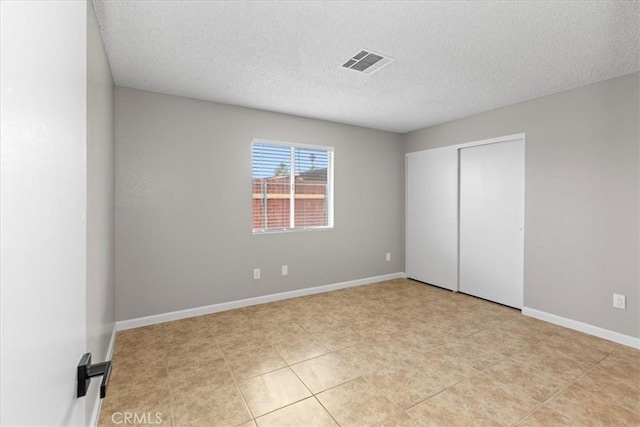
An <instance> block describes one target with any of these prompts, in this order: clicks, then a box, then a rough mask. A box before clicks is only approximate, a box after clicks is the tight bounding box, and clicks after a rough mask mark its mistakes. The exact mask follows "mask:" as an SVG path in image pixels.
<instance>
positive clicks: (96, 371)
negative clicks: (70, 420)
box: [77, 353, 111, 399]
mask: <svg viewBox="0 0 640 427" xmlns="http://www.w3.org/2000/svg"><path fill="white" fill-rule="evenodd" d="M100 375H102V381H101V382H100V399H104V397H105V396H106V395H107V387H108V385H109V377H110V376H111V361H108V362H102V363H96V364H95V365H92V364H91V353H86V354H84V355H83V356H82V358H81V359H80V363H78V396H77V397H82V396H84V395H86V394H87V389H88V388H89V384H91V378H93V377H99V376H100Z"/></svg>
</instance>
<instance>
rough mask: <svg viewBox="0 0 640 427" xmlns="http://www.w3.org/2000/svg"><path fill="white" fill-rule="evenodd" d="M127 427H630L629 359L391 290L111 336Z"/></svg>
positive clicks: (405, 289)
mask: <svg viewBox="0 0 640 427" xmlns="http://www.w3.org/2000/svg"><path fill="white" fill-rule="evenodd" d="M126 417H128V418H126ZM125 421H127V422H126V423H125ZM135 423H137V424H145V423H146V424H156V425H157V424H158V423H161V424H164V425H174V426H256V425H257V426H260V427H262V426H303V427H312V426H336V425H340V426H368V425H379V426H419V425H443V426H456V425H460V426H473V425H490V426H491V425H495V426H500V425H502V426H511V425H518V426H545V427H546V426H565V425H567V426H582V425H593V426H627V425H635V426H640V351H637V350H634V349H631V348H629V347H624V346H622V345H619V344H615V343H612V342H610V341H606V340H602V339H599V338H595V337H592V336H589V335H585V334H582V333H579V332H575V331H572V330H568V329H564V328H561V327H558V326H555V325H552V324H549V323H545V322H541V321H539V320H535V319H532V318H529V317H525V316H522V315H521V314H520V312H519V311H517V310H513V309H510V308H506V307H504V306H501V305H498V304H493V303H490V302H487V301H484V300H481V299H478V298H474V297H470V296H467V295H463V294H458V293H452V292H449V291H445V290H442V289H439V288H436V287H432V286H428V285H424V284H421V283H417V282H413V281H411V280H393V281H387V282H381V283H376V284H372V285H367V286H360V287H356V288H350V289H345V290H340V291H335V292H329V293H324V294H318V295H312V296H306V297H301V298H295V299H290V300H286V301H279V302H275V303H270V304H264V305H258V306H253V307H248V308H243V309H237V310H231V311H226V312H222V313H216V314H211V315H207V316H201V317H195V318H191V319H186V320H179V321H175V322H168V323H164V324H160V325H154V326H148V327H144V328H138V329H132V330H128V331H122V332H119V333H118V335H117V340H116V347H115V350H114V356H113V372H112V376H111V381H110V386H109V390H108V395H107V397H106V398H105V400H104V401H103V405H102V410H101V414H100V425H105V426H106V425H123V424H126V425H131V424H135Z"/></svg>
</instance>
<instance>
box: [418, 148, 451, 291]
mask: <svg viewBox="0 0 640 427" xmlns="http://www.w3.org/2000/svg"><path fill="white" fill-rule="evenodd" d="M406 196H407V205H406V206H407V223H406V224H407V225H406V273H407V276H408V277H410V278H412V279H416V280H420V281H422V282H425V283H429V284H432V285H436V286H440V287H443V288H446V289H451V290H454V291H455V290H457V289H458V230H457V218H458V213H457V212H458V151H457V150H456V149H449V148H440V149H434V150H427V151H421V152H417V153H410V154H408V155H407V193H406Z"/></svg>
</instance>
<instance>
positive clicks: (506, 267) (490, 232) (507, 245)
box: [460, 139, 524, 308]
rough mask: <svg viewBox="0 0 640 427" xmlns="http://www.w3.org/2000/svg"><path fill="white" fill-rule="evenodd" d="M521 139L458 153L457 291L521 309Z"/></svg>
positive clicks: (522, 157) (522, 243) (465, 149)
mask: <svg viewBox="0 0 640 427" xmlns="http://www.w3.org/2000/svg"><path fill="white" fill-rule="evenodd" d="M523 258H524V140H522V139H518V140H513V141H508V142H500V143H495V144H487V145H479V146H474V147H468V148H463V149H461V150H460V291H461V292H465V293H468V294H471V295H475V296H479V297H481V298H485V299H488V300H491V301H495V302H499V303H501V304H505V305H508V306H511V307H516V308H522V305H523V274H524V273H523Z"/></svg>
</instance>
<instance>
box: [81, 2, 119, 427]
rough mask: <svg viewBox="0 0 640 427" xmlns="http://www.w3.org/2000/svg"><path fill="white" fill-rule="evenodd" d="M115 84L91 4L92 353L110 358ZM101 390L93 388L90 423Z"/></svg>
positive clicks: (89, 205)
mask: <svg viewBox="0 0 640 427" xmlns="http://www.w3.org/2000/svg"><path fill="white" fill-rule="evenodd" d="M113 93H114V85H113V80H112V78H111V71H110V69H109V64H108V62H107V56H106V53H105V51H104V48H103V46H102V40H101V38H100V34H99V32H98V26H97V23H96V17H95V14H94V11H93V7H92V5H91V2H90V1H89V2H88V5H87V295H86V298H87V351H89V352H91V353H92V355H93V358H94V359H93V360H95V361H96V362H101V361H103V360H105V359H106V357H107V356H108V355H107V352H108V346H109V341H110V340H111V334H112V332H113V325H114V321H115V294H114V291H115V285H114V282H115V278H114V275H115V268H114V241H115V237H114V227H115V208H114V203H115V192H114V191H115V167H114V139H113V125H114V122H113V120H114V114H113ZM99 389H100V388H99V387H98V386H97V384H96V385H93V386H92V387H90V388H89V390H88V394H87V398H86V404H87V412H86V416H87V422H86V424H87V425H89V421H90V419H91V416H92V414H93V410H94V405H95V404H97V402H98V401H97V400H96V396H97V394H98V391H99Z"/></svg>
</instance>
